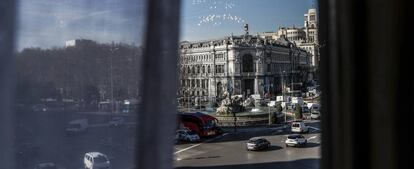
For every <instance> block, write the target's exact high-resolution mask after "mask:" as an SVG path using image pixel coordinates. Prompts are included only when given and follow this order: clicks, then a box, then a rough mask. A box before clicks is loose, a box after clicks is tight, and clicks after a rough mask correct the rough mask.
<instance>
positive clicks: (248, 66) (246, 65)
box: [242, 54, 254, 72]
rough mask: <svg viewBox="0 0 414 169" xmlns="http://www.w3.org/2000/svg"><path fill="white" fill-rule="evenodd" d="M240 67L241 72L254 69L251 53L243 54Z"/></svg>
mask: <svg viewBox="0 0 414 169" xmlns="http://www.w3.org/2000/svg"><path fill="white" fill-rule="evenodd" d="M242 68H243V72H253V71H254V64H253V56H252V55H249V54H247V55H244V56H243V58H242Z"/></svg>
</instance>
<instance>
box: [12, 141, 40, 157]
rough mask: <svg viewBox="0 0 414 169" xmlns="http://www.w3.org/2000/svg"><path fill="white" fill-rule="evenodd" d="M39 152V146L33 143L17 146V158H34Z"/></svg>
mask: <svg viewBox="0 0 414 169" xmlns="http://www.w3.org/2000/svg"><path fill="white" fill-rule="evenodd" d="M38 152H39V146H37V145H35V144H33V143H23V144H20V145H18V146H17V149H16V156H17V158H30V157H33V156H36V155H37V154H38Z"/></svg>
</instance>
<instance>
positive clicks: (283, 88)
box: [282, 71, 287, 123]
mask: <svg viewBox="0 0 414 169" xmlns="http://www.w3.org/2000/svg"><path fill="white" fill-rule="evenodd" d="M284 75H285V71H283V73H282V97H283V99H282V101H285V79H284V77H283V76H284ZM285 110H287V105H286V101H285ZM284 114H285V123H286V121H287V119H286V111H285V113H284Z"/></svg>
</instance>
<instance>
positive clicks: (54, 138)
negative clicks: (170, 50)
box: [14, 0, 146, 169]
mask: <svg viewBox="0 0 414 169" xmlns="http://www.w3.org/2000/svg"><path fill="white" fill-rule="evenodd" d="M145 2H146V1H144V0H122V1H118V0H35V1H33V0H20V2H19V5H18V11H19V12H18V28H19V30H18V32H17V37H18V45H17V46H18V49H17V52H16V56H15V57H16V60H17V70H16V71H17V90H16V97H15V98H16V101H15V103H16V105H15V106H16V115H17V118H16V120H17V121H16V123H15V124H16V126H15V128H16V132H17V134H16V137H15V138H14V139H15V150H16V168H19V169H20V168H22V169H23V168H24V169H27V168H34V167H35V166H36V165H37V166H44V164H45V163H53V164H55V165H56V166H57V168H84V167H89V168H90V167H93V168H95V167H99V166H101V167H106V166H112V168H132V167H133V166H135V162H134V156H135V152H134V151H135V149H134V147H135V142H136V140H135V136H136V134H137V132H138V131H137V130H136V127H135V126H136V117H137V112H136V110H137V108H138V106H140V102H141V92H140V91H139V85H140V83H141V80H142V79H141V77H142V76H141V74H140V69H141V65H140V64H141V59H142V51H143V48H142V44H143V41H142V39H143V31H144V26H145V13H146V12H145V7H146V3H145ZM86 154H88V155H86ZM38 164H40V165H38Z"/></svg>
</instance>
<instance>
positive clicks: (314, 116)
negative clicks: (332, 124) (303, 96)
mask: <svg viewBox="0 0 414 169" xmlns="http://www.w3.org/2000/svg"><path fill="white" fill-rule="evenodd" d="M320 117H321V113H320V112H319V111H312V112H311V119H319V118H320Z"/></svg>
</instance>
